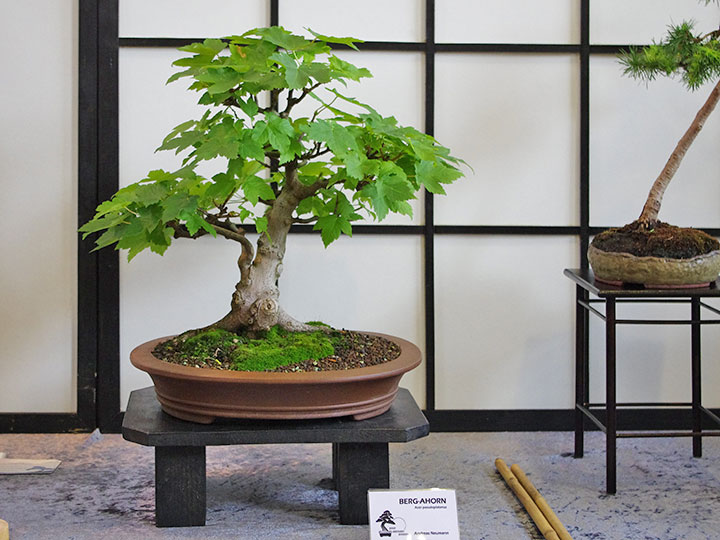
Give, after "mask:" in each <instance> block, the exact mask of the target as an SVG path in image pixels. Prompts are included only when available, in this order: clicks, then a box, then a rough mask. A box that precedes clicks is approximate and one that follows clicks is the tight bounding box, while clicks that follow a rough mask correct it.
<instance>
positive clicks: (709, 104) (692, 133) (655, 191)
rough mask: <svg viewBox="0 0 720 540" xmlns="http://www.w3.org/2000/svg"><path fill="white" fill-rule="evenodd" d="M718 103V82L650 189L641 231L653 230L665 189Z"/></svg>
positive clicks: (640, 220) (641, 219)
mask: <svg viewBox="0 0 720 540" xmlns="http://www.w3.org/2000/svg"><path fill="white" fill-rule="evenodd" d="M718 101H720V81H718V83H717V84H716V85H715V88H713V90H712V92H710V96H709V97H708V99H707V100H706V101H705V103H704V104H703V106H702V107H701V108H700V110H699V111H698V113H697V115H696V116H695V119H694V120H693V122H692V124H690V127H689V128H688V130H687V131H686V132H685V134H684V135H683V136H682V138H681V139H680V141H678V143H677V146H676V147H675V150H673V153H672V154H671V155H670V159H668V161H667V163H666V164H665V167H664V168H663V170H662V171H661V172H660V175H659V176H658V177H657V179H656V180H655V183H653V185H652V187H651V188H650V193H649V194H648V198H647V201H646V202H645V206H644V207H643V209H642V213H641V214H640V217H639V218H638V222H639V224H640V226H641V228H642V229H644V230H651V229H654V228H655V224H656V223H657V220H658V213H659V212H660V205H661V204H662V198H663V195H664V194H665V190H666V189H667V187H668V184H670V180H672V178H673V176H674V175H675V173H676V172H677V169H678V167H679V166H680V162H681V161H682V159H683V158H684V157H685V154H687V151H688V149H689V148H690V145H691V144H692V143H693V141H694V140H695V137H697V134H698V133H700V130H701V129H702V128H703V126H704V125H705V120H707V117H708V116H710V113H712V112H713V110H714V109H715V106H716V105H717V104H718Z"/></svg>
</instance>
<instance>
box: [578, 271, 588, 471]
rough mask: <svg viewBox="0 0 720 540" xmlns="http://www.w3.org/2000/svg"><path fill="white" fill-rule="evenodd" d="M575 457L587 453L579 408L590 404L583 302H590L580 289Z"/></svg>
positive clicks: (586, 315)
mask: <svg viewBox="0 0 720 540" xmlns="http://www.w3.org/2000/svg"><path fill="white" fill-rule="evenodd" d="M575 297H576V298H575V457H576V458H581V457H583V455H584V453H585V415H584V414H583V412H582V411H581V410H580V409H579V408H578V407H579V406H580V405H585V404H586V403H587V402H588V399H589V398H588V395H587V394H588V393H587V387H588V385H587V379H588V347H587V339H588V318H589V317H588V312H587V310H586V309H585V307H584V306H583V305H581V304H580V302H581V301H584V302H587V301H588V300H589V294H588V292H587V291H586V290H585V289H583V288H582V287H580V286H579V285H578V286H577V287H576V291H575Z"/></svg>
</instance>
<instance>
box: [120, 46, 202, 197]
mask: <svg viewBox="0 0 720 540" xmlns="http://www.w3.org/2000/svg"><path fill="white" fill-rule="evenodd" d="M182 56H183V53H180V52H178V51H176V50H174V49H145V48H134V47H133V48H123V49H120V57H119V96H120V105H119V109H120V117H119V122H120V184H121V185H127V184H130V183H132V182H136V181H138V180H141V179H142V178H145V175H146V174H147V173H148V171H150V170H152V169H158V168H165V169H169V170H176V169H178V168H179V167H180V164H181V161H182V160H181V158H179V157H178V156H175V154H174V152H172V151H164V152H158V153H154V151H155V149H156V148H157V147H158V146H160V144H161V143H162V141H163V139H164V138H165V136H166V135H167V134H168V133H169V132H170V131H171V130H172V128H173V127H175V126H177V125H178V124H180V123H182V122H184V121H186V120H190V119H199V118H200V117H201V116H202V114H203V113H204V112H205V109H206V107H203V106H200V105H197V100H198V99H199V98H200V95H201V94H200V93H198V92H189V91H187V90H186V88H187V87H188V86H189V85H190V80H189V79H180V80H179V81H176V82H173V83H171V84H169V85H165V81H167V80H168V78H169V77H170V76H171V75H172V74H173V73H175V72H176V71H177V68H174V67H172V66H171V64H172V62H173V61H174V60H177V59H178V58H181V57H182Z"/></svg>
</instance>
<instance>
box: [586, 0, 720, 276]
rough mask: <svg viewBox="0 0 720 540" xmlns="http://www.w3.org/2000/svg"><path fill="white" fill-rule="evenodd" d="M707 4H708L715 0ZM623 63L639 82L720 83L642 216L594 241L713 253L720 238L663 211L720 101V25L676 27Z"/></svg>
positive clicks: (664, 252)
mask: <svg viewBox="0 0 720 540" xmlns="http://www.w3.org/2000/svg"><path fill="white" fill-rule="evenodd" d="M705 3H706V4H709V3H710V0H705ZM620 61H621V63H622V64H623V65H624V67H625V70H624V73H625V74H626V75H629V76H631V77H634V78H636V79H640V80H645V81H652V80H653V79H655V77H657V76H659V75H665V76H670V77H673V76H679V77H680V79H681V80H682V82H683V84H684V85H685V86H686V87H687V88H688V89H690V90H696V89H698V88H700V87H701V86H703V85H704V84H706V83H708V82H711V81H717V82H716V84H715V86H714V87H713V89H712V90H711V92H710V95H709V96H708V98H707V100H706V101H705V103H703V105H702V107H701V108H700V110H699V111H698V112H697V115H696V116H695V118H694V120H693V121H692V123H691V124H690V127H689V128H688V129H687V131H686V132H685V133H684V134H683V136H682V137H681V138H680V140H679V141H678V143H677V145H676V146H675V149H674V150H673V152H672V154H671V155H670V158H669V159H668V161H667V163H666V164H665V166H664V167H663V169H662V171H660V174H659V175H658V177H657V179H656V180H655V182H654V183H653V185H652V187H651V189H650V192H649V194H648V197H647V200H646V202H645V205H644V206H643V209H642V212H641V213H640V216H639V217H638V219H637V220H635V221H634V222H632V223H630V224H629V225H626V226H625V227H622V228H620V229H610V230H608V231H605V232H603V233H601V234H599V235H598V236H597V237H596V238H595V239H594V240H593V243H592V245H593V246H594V247H595V248H598V249H599V250H602V251H606V252H627V253H630V254H632V255H637V256H654V257H667V258H675V259H689V258H693V257H696V256H701V255H703V254H707V253H710V252H713V251H715V250H717V249H718V248H720V244H718V242H717V240H715V239H714V238H712V237H711V236H709V235H707V234H705V233H703V232H702V231H698V230H695V229H681V228H679V227H672V226H669V225H667V224H665V223H662V222H660V221H659V219H658V214H659V211H660V206H661V204H662V199H663V195H664V194H665V190H666V189H667V187H668V185H669V184H670V181H671V180H672V178H673V177H674V175H675V173H676V172H677V170H678V167H679V166H680V163H681V162H682V160H683V158H684V157H685V155H686V154H687V151H688V149H689V148H690V146H691V145H692V143H693V141H694V140H695V138H696V137H697V135H698V133H700V130H701V129H702V127H703V125H704V124H705V121H706V120H707V118H708V117H709V116H710V114H711V113H712V111H713V110H714V109H715V107H716V106H717V104H718V101H720V80H719V79H720V29H718V30H714V31H712V32H708V33H705V34H700V33H697V32H696V31H695V30H694V25H693V23H692V22H683V23H681V24H679V25H672V26H670V27H669V29H668V32H667V35H666V36H665V38H664V39H663V40H662V41H660V42H658V43H654V44H652V45H650V46H647V47H643V48H641V49H630V50H629V51H627V52H624V53H622V54H621V55H620ZM592 262H593V261H592V259H591V263H592ZM597 273H598V272H597V270H596V274H597ZM716 276H717V271H715V277H716ZM711 279H712V280H714V277H713V278H711Z"/></svg>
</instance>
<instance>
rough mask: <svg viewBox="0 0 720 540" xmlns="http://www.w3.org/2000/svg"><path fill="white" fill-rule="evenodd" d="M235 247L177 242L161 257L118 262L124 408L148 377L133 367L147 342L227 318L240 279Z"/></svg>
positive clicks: (146, 253) (217, 241)
mask: <svg viewBox="0 0 720 540" xmlns="http://www.w3.org/2000/svg"><path fill="white" fill-rule="evenodd" d="M238 247H239V246H237V245H236V244H235V242H231V241H226V240H223V239H221V238H217V239H215V238H210V237H208V238H201V239H199V240H176V241H175V242H174V243H173V245H172V246H170V249H168V251H167V252H166V253H165V255H163V256H162V257H160V256H159V255H156V254H154V253H151V252H150V251H147V250H146V251H144V252H142V253H141V254H140V255H138V256H137V257H135V258H134V259H133V260H132V261H131V262H130V263H128V262H127V260H126V258H125V256H126V254H125V253H124V254H123V255H121V259H120V396H121V399H120V405H121V408H122V409H123V410H124V409H125V405H126V404H127V399H128V396H129V395H130V392H131V391H132V390H135V389H137V388H143V387H145V386H150V385H151V384H152V381H151V380H150V377H149V376H148V375H147V374H145V373H144V372H141V371H139V370H137V369H135V368H134V367H133V366H132V365H131V364H130V351H131V350H132V349H133V348H135V347H136V346H138V345H140V344H141V343H144V342H145V341H148V340H151V339H155V338H158V337H162V336H168V335H173V334H178V333H180V332H183V331H185V330H189V329H191V328H198V327H200V326H204V325H207V324H210V323H212V322H213V321H216V320H218V319H220V318H221V317H222V316H223V315H225V314H226V313H227V312H228V310H229V308H230V298H231V295H232V293H233V291H234V288H235V283H237V281H238V279H239V273H238V270H237V263H236V261H237V258H238V255H239V253H240V250H239V249H238Z"/></svg>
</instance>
